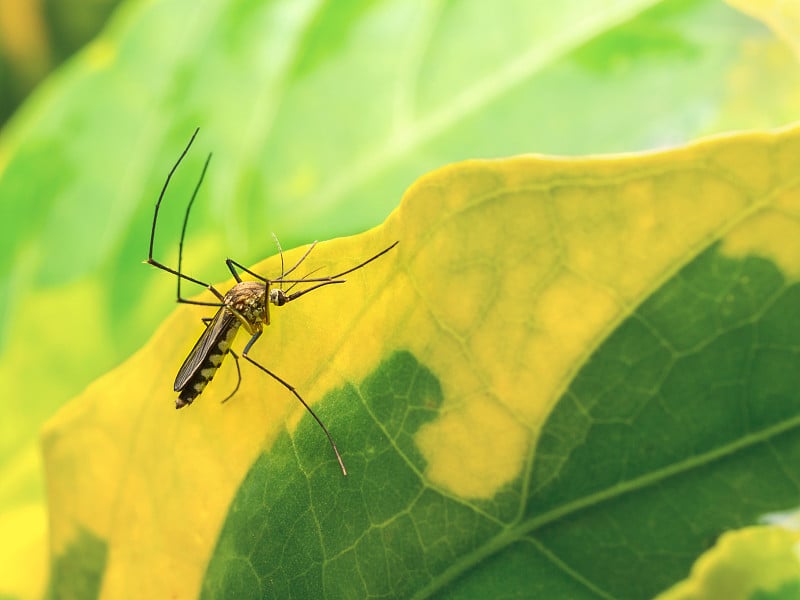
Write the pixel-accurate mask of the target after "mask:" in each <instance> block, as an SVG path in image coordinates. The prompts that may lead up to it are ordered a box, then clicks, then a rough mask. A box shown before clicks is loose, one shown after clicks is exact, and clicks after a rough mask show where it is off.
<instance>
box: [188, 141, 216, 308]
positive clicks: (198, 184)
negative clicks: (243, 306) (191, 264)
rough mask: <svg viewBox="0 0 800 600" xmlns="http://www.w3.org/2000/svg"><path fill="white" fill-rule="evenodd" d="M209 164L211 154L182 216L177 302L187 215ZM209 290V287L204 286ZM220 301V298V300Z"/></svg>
mask: <svg viewBox="0 0 800 600" xmlns="http://www.w3.org/2000/svg"><path fill="white" fill-rule="evenodd" d="M210 162H211V153H210V152H209V154H208V156H207V157H206V162H205V163H204V164H203V170H202V171H200V178H199V179H198V180H197V183H196V184H195V186H194V190H192V197H191V198H190V199H189V204H187V205H186V213H185V214H184V215H183V225H182V227H181V239H180V241H179V242H178V293H177V297H178V302H181V300H182V297H181V279H183V277H180V275H181V266H182V265H183V240H184V238H185V237H186V226H187V225H188V223H189V213H190V212H191V211H192V205H193V204H194V199H195V198H197V192H198V191H200V186H201V185H202V184H203V179H204V178H205V176H206V170H208V163H210ZM206 287H208V288H210V287H211V286H208V285H207V286H206ZM220 300H221V298H220Z"/></svg>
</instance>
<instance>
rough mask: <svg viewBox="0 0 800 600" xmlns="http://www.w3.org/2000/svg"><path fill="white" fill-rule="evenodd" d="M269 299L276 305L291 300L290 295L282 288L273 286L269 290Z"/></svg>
mask: <svg viewBox="0 0 800 600" xmlns="http://www.w3.org/2000/svg"><path fill="white" fill-rule="evenodd" d="M269 301H270V302H271V303H272V304H274V305H275V306H283V305H284V304H286V303H287V302H288V301H289V296H287V295H286V292H284V291H283V290H282V289H280V288H272V289H271V290H270V291H269Z"/></svg>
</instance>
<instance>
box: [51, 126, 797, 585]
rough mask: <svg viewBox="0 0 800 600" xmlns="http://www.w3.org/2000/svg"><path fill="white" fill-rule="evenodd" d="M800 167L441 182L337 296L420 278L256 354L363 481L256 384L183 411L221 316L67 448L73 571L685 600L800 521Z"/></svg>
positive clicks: (188, 327)
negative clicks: (89, 537) (758, 534)
mask: <svg viewBox="0 0 800 600" xmlns="http://www.w3.org/2000/svg"><path fill="white" fill-rule="evenodd" d="M798 156H800V129H789V130H786V131H781V132H775V133H772V134H749V135H744V134H743V135H738V136H728V137H722V138H718V139H714V140H709V141H706V142H702V143H699V144H696V145H692V146H688V147H686V148H683V149H678V150H674V151H670V152H665V153H659V154H651V155H641V156H632V157H619V158H608V159H585V160H574V159H573V160H564V159H561V160H559V159H545V158H538V157H520V158H515V159H508V160H502V161H472V162H467V163H462V164H458V165H453V166H451V167H448V168H445V169H442V170H440V171H437V172H435V173H433V174H431V175H429V176H427V177H425V178H423V179H421V180H420V181H419V182H417V184H415V186H413V187H412V188H411V189H410V190H409V192H408V194H407V195H406V196H405V197H404V200H403V202H402V204H401V206H400V207H399V209H398V210H397V211H396V212H395V213H393V214H392V215H391V216H390V218H389V219H388V220H387V221H386V223H385V224H384V225H383V226H381V227H379V228H377V229H375V230H372V231H370V232H368V233H366V234H363V235H361V236H357V237H354V238H349V239H342V240H337V241H334V242H328V243H324V244H320V245H319V246H318V247H317V248H316V249H315V250H314V253H313V254H312V255H311V257H310V258H309V259H308V261H309V262H308V263H307V265H308V266H307V268H309V269H313V268H316V267H324V268H323V270H322V272H329V273H330V272H338V271H340V270H343V269H344V268H346V266H348V265H352V264H355V263H357V262H358V259H359V257H366V256H369V255H370V254H373V253H374V252H375V251H376V250H378V249H381V248H383V247H386V246H387V245H388V243H389V242H391V241H393V240H400V244H399V246H398V247H397V249H396V251H393V252H392V253H390V254H387V255H386V256H384V257H382V258H381V259H380V260H379V261H376V262H375V263H372V264H370V265H368V266H367V267H366V268H364V269H363V270H361V271H358V272H357V274H356V273H354V274H353V275H352V276H349V277H348V279H349V281H348V282H347V284H345V285H341V286H335V287H333V288H330V289H328V290H326V291H325V293H323V292H322V291H319V292H315V294H314V295H312V294H310V295H309V296H307V297H305V298H304V299H303V301H300V302H298V303H297V304H296V305H295V304H289V305H288V306H287V307H286V308H283V309H280V313H279V314H278V313H277V309H276V310H275V311H274V312H275V313H276V314H273V315H272V323H271V325H270V327H269V329H268V331H267V332H266V334H265V337H264V338H263V340H262V341H260V342H259V344H258V345H256V346H254V348H253V356H254V357H255V358H256V359H257V360H260V361H262V363H263V364H265V365H266V366H268V368H270V369H273V370H274V371H275V372H276V373H278V374H280V376H281V377H284V378H285V379H286V380H287V381H289V382H291V383H292V384H293V385H295V386H296V387H297V389H298V390H300V392H301V393H302V394H303V396H304V398H305V399H306V400H307V401H309V403H310V404H312V405H313V406H314V407H315V410H316V411H318V412H319V415H320V417H321V418H322V419H323V421H324V422H326V423H327V425H328V427H329V429H330V431H331V432H332V434H333V436H334V437H335V438H336V441H337V444H338V445H339V447H340V449H341V450H342V454H343V457H344V460H345V463H346V464H347V466H348V470H349V476H348V477H347V478H344V477H342V475H341V473H340V472H339V471H338V468H337V465H336V461H335V458H334V456H333V453H332V452H331V449H330V447H329V446H328V445H327V441H326V439H325V437H324V435H323V434H322V432H321V431H320V429H319V427H318V426H317V424H316V423H315V422H314V421H313V420H312V419H311V417H310V416H309V415H308V414H306V413H305V411H304V410H303V408H302V407H301V406H299V405H298V403H297V402H295V401H294V400H293V399H292V397H291V395H290V394H288V393H287V391H286V390H285V389H284V388H282V387H281V386H280V385H277V384H276V383H275V382H274V381H270V380H269V379H268V378H266V377H265V376H264V375H263V373H259V372H257V371H255V370H254V369H251V368H250V369H248V368H244V367H247V365H244V367H243V373H242V374H243V382H242V387H241V389H240V392H239V393H238V394H237V395H236V396H235V397H234V398H233V399H232V400H231V401H230V402H229V403H227V404H224V405H220V404H219V402H218V400H220V399H222V398H225V396H226V395H227V393H228V390H230V389H231V387H232V386H233V384H234V383H235V370H234V369H232V368H230V367H228V368H227V370H224V371H223V372H222V373H221V374H220V376H219V377H218V378H216V379H215V380H214V382H213V383H212V385H211V386H209V388H208V390H207V391H206V392H205V393H204V395H203V396H202V397H201V398H199V399H198V400H197V401H196V402H195V404H194V405H193V406H192V407H191V408H188V409H184V410H183V411H181V412H179V413H176V412H175V411H174V410H172V409H171V407H170V403H169V401H168V400H167V398H165V397H164V396H165V393H166V391H167V390H168V389H169V386H170V382H171V380H172V374H173V373H174V371H175V370H177V367H178V365H179V363H180V358H181V357H182V356H181V355H182V354H183V352H185V351H187V350H188V349H189V348H190V347H191V343H192V341H193V340H192V339H191V333H192V332H194V334H195V335H197V333H198V332H199V331H201V330H202V325H201V324H199V320H198V316H200V315H202V314H204V311H203V310H199V309H198V307H181V308H180V309H178V310H177V311H176V312H175V314H174V315H173V317H171V318H170V319H168V320H167V321H166V322H165V323H164V325H163V327H162V328H161V329H160V330H159V332H158V333H157V334H156V335H155V337H154V338H153V339H152V340H151V341H150V343H148V344H147V346H146V347H145V348H144V349H143V350H142V351H141V352H139V353H138V354H137V355H135V356H134V357H133V358H132V359H131V360H130V361H128V362H127V363H126V364H125V365H123V366H122V367H120V368H119V369H117V370H115V371H113V372H112V373H110V374H109V375H108V376H106V377H104V378H102V379H100V380H98V381H97V382H95V384H93V385H92V386H91V387H90V388H89V389H88V390H87V392H86V393H85V394H84V395H82V396H81V397H80V398H79V399H77V400H76V401H75V402H73V403H71V404H70V405H69V406H67V407H66V408H65V409H64V410H62V411H61V412H60V413H59V415H58V416H57V418H56V419H54V420H53V421H52V422H51V424H50V426H49V428H48V433H47V437H46V444H45V450H46V457H47V464H48V490H50V500H51V507H52V523H53V531H52V535H53V544H54V548H55V551H56V552H57V553H58V552H61V550H60V549H61V548H68V547H70V545H71V544H73V543H74V540H75V539H76V538H77V537H79V536H80V535H81V532H82V531H91V532H93V534H94V535H95V536H96V537H98V538H100V539H102V540H105V541H106V543H107V544H108V546H109V552H108V562H107V566H106V571H105V574H104V578H103V586H102V589H103V594H104V596H107V597H117V596H119V595H121V594H124V593H125V591H126V590H129V589H132V588H133V587H134V586H135V587H136V589H141V593H142V595H143V596H153V595H157V594H159V593H160V594H162V595H168V596H170V595H175V596H179V597H187V596H188V597H194V596H196V595H198V593H199V594H200V595H201V596H202V597H206V598H218V597H235V598H242V597H276V598H284V597H287V596H291V595H293V594H296V595H297V597H322V596H327V597H364V596H369V595H375V596H397V597H430V596H437V597H447V598H449V597H453V598H464V597H486V596H487V595H491V596H492V597H518V596H520V595H524V596H534V597H570V598H597V597H603V598H606V597H608V598H612V597H613V598H641V597H652V596H654V595H656V594H658V593H659V592H662V591H664V590H667V589H668V588H670V587H672V586H674V585H676V584H677V583H678V582H680V581H681V580H683V579H684V578H686V577H687V576H688V575H689V573H690V570H691V568H692V565H693V563H694V562H695V561H696V560H697V559H698V558H699V557H700V556H701V555H703V553H704V552H705V551H706V550H707V549H708V548H709V547H711V546H712V545H713V544H714V543H715V540H717V538H718V537H719V536H720V535H722V534H723V533H724V532H726V531H728V530H732V529H738V528H741V527H746V526H749V525H754V524H756V523H758V522H759V520H760V519H761V518H762V517H763V516H764V515H765V514H766V513H774V512H778V511H787V510H789V509H792V508H794V507H795V506H796V504H797V498H798V492H799V491H800V490H799V489H798V484H797V481H798V480H800V473H798V470H797V468H796V465H797V464H799V463H800V409H799V408H798V407H800V398H799V397H798V396H799V394H800V393H799V392H798V390H800V375H798V369H797V368H796V365H797V362H798V360H800V318H798V317H797V315H798V307H799V306H800V285H799V284H798V283H797V280H798V277H799V276H800V244H798V242H797V240H799V239H800V235H798V234H800V224H799V223H798V221H797V219H796V214H798V209H800V176H798V171H797V168H796V162H797V157H798ZM678 217H681V218H678ZM301 252H302V249H296V250H295V251H293V253H291V254H290V255H289V256H287V257H286V259H287V264H292V262H293V261H294V260H296V257H299V256H300V255H301ZM312 262H313V263H314V264H311V263H312ZM255 269H256V271H257V272H263V273H271V272H275V271H277V270H278V269H279V262H278V260H277V258H276V257H273V258H272V259H270V260H269V261H266V262H265V263H263V264H261V265H258V266H257V267H255ZM312 299H313V300H312ZM287 417H288V421H287V420H286V419H287ZM77 464H80V465H81V468H80V469H79V470H76V469H75V468H74V466H75V465H77ZM97 481H104V482H106V485H105V486H103V487H102V488H101V489H98V488H97V486H96V482H97ZM751 551H755V550H753V549H752V548H751ZM783 581H785V580H783ZM764 589H772V588H764Z"/></svg>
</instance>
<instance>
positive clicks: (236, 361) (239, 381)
mask: <svg viewBox="0 0 800 600" xmlns="http://www.w3.org/2000/svg"><path fill="white" fill-rule="evenodd" d="M228 352H230V354H231V356H232V357H233V361H234V364H235V365H236V377H237V379H236V387H235V388H233V391H232V392H231V393H230V394H228V395H227V396H225V398H223V399H222V403H223V404H224V403H226V402H227V401H228V400H230V399H231V398H233V396H234V394H236V392H238V391H239V386H240V385H242V370H241V369H240V368H239V355H238V354H236V352H234V351H233V350H228Z"/></svg>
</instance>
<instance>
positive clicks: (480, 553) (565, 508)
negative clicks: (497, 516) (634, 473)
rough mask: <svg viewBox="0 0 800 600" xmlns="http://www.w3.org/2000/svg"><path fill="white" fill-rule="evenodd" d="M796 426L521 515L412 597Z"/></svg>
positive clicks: (796, 422)
mask: <svg viewBox="0 0 800 600" xmlns="http://www.w3.org/2000/svg"><path fill="white" fill-rule="evenodd" d="M798 428H800V415H798V416H796V417H794V418H791V419H788V420H786V421H783V422H781V423H778V424H775V425H773V426H771V427H767V428H764V429H761V430H759V431H757V432H753V433H749V434H747V435H744V436H742V437H741V438H739V439H737V440H735V441H733V442H730V443H728V444H725V445H723V446H720V447H718V448H715V449H713V450H710V451H708V452H704V453H702V454H698V455H696V456H693V457H689V458H686V459H684V460H681V461H679V462H676V463H674V464H672V465H669V466H665V467H662V468H660V469H656V470H655V471H652V472H650V473H647V474H645V475H641V476H639V477H636V478H634V479H630V480H628V481H625V482H622V483H619V484H617V485H614V486H612V487H609V488H606V489H604V490H602V491H599V492H596V493H594V494H590V495H588V496H584V497H583V498H579V499H576V500H573V501H572V502H568V503H566V504H564V505H562V506H559V507H557V508H554V509H552V510H549V511H547V512H544V513H542V514H540V515H538V516H537V517H533V518H530V519H525V520H523V521H521V522H518V523H516V524H513V525H510V526H508V527H507V528H506V529H504V530H502V531H501V532H500V533H498V534H497V535H496V536H494V537H493V538H491V539H490V540H489V541H488V542H487V543H486V544H484V545H483V546H481V547H479V548H477V549H476V550H475V551H473V552H471V553H469V554H466V555H464V556H463V557H462V559H461V560H459V561H457V562H456V563H454V564H453V565H452V566H451V567H449V568H448V569H446V570H445V571H443V572H442V573H441V575H439V576H438V577H437V578H436V579H434V580H433V581H432V582H431V583H430V584H429V585H427V586H425V587H424V588H422V589H420V590H419V591H418V592H417V593H416V594H414V596H413V598H415V599H416V598H428V597H430V596H431V595H433V594H434V593H435V592H436V591H438V590H441V589H443V588H444V587H445V586H446V585H447V584H449V583H451V582H453V581H455V580H456V579H458V577H460V576H461V575H462V574H464V573H467V572H468V571H469V570H470V569H471V568H472V567H473V566H475V565H477V564H479V563H480V562H481V561H483V560H485V559H486V558H488V557H490V556H492V555H493V554H495V553H496V552H499V551H500V550H502V549H504V548H505V547H507V546H509V545H511V544H512V543H514V542H519V541H522V540H524V538H525V537H526V536H528V534H530V533H531V532H533V531H536V530H537V529H540V528H543V527H545V526H547V525H551V524H553V523H556V522H558V521H559V520H560V519H563V518H565V517H567V516H569V515H573V514H575V513H578V512H580V511H581V510H584V509H586V508H589V507H592V506H596V505H598V504H601V503H603V502H606V501H609V500H612V499H617V498H620V497H622V496H624V495H626V494H630V493H633V492H636V491H639V490H642V489H645V488H648V487H650V486H653V485H655V484H658V483H661V482H663V481H665V480H667V479H670V478H672V477H675V476H678V475H681V474H684V473H687V472H689V471H692V470H694V469H698V468H701V467H704V466H707V465H709V464H711V463H714V462H716V461H719V460H722V459H724V458H727V457H729V456H731V455H734V454H736V453H737V452H740V451H742V450H746V449H748V448H751V447H753V446H756V445H758V444H761V443H764V442H766V441H769V440H771V439H772V438H775V437H778V436H780V435H783V434H785V433H787V432H789V431H791V430H793V429H798ZM541 549H542V551H543V553H545V554H547V553H546V552H544V551H545V550H546V548H545V547H541ZM558 566H559V568H562V569H563V568H564V567H563V565H561V564H559V565H558ZM569 575H570V576H572V577H575V578H576V579H578V582H579V583H581V584H582V585H584V586H587V587H590V588H591V590H592V592H594V593H596V594H600V595H604V596H605V593H604V592H603V591H602V590H599V589H597V588H595V587H594V586H591V584H590V582H588V581H586V580H584V579H582V578H580V577H579V576H577V575H576V574H575V573H573V572H569ZM609 597H610V596H609Z"/></svg>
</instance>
